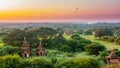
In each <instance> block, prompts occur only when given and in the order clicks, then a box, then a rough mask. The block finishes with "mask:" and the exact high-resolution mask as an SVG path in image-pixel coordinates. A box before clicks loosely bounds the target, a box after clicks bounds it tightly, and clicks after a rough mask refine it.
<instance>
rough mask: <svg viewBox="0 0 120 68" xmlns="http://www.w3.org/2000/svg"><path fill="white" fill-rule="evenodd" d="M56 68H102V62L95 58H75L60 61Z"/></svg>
mask: <svg viewBox="0 0 120 68" xmlns="http://www.w3.org/2000/svg"><path fill="white" fill-rule="evenodd" d="M55 68H100V64H99V62H98V60H96V59H93V58H74V59H71V60H64V61H62V62H58V63H57V64H56V65H55Z"/></svg>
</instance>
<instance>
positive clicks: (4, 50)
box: [0, 46, 19, 56]
mask: <svg viewBox="0 0 120 68" xmlns="http://www.w3.org/2000/svg"><path fill="white" fill-rule="evenodd" d="M15 53H17V54H18V53H19V48H18V47H13V46H5V47H3V48H1V49H0V55H1V56H4V55H10V54H15Z"/></svg>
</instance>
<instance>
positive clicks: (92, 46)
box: [85, 42, 105, 55]
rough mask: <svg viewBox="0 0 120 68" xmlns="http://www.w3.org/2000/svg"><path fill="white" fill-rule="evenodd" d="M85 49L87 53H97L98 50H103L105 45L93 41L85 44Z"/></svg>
mask: <svg viewBox="0 0 120 68" xmlns="http://www.w3.org/2000/svg"><path fill="white" fill-rule="evenodd" d="M85 50H86V51H87V52H88V53H89V54H93V55H99V52H100V51H104V50H105V47H104V46H103V45H101V44H99V43H96V42H93V43H92V44H88V45H86V47H85Z"/></svg>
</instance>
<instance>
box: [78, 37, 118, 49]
mask: <svg viewBox="0 0 120 68" xmlns="http://www.w3.org/2000/svg"><path fill="white" fill-rule="evenodd" d="M80 36H81V37H83V38H85V39H88V40H91V41H92V42H99V43H101V44H102V45H104V46H105V47H106V48H107V49H108V50H111V49H112V48H113V47H114V48H115V49H119V50H120V45H117V44H115V43H110V42H105V41H101V40H97V39H96V38H95V37H94V36H93V35H80Z"/></svg>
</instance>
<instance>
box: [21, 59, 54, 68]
mask: <svg viewBox="0 0 120 68" xmlns="http://www.w3.org/2000/svg"><path fill="white" fill-rule="evenodd" d="M22 68H53V65H52V63H51V62H50V61H48V60H46V59H44V58H35V57H33V58H29V59H27V60H24V63H23V65H22Z"/></svg>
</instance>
